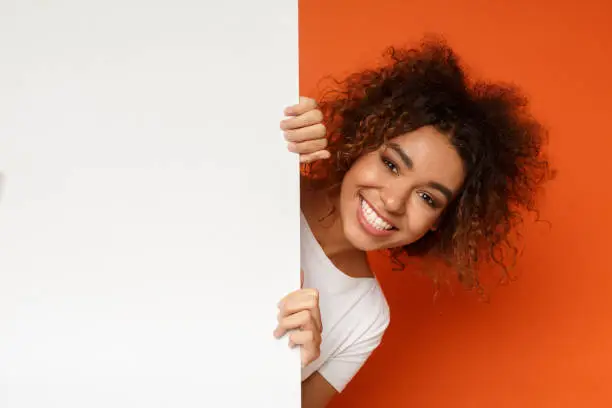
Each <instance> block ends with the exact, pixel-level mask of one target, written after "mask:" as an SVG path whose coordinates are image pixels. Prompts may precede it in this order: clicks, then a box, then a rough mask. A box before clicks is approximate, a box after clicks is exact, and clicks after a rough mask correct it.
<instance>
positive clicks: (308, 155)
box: [281, 97, 330, 163]
mask: <svg viewBox="0 0 612 408" xmlns="http://www.w3.org/2000/svg"><path fill="white" fill-rule="evenodd" d="M285 115H286V116H291V117H290V118H288V119H284V120H283V121H281V129H282V130H283V131H284V132H285V140H287V148H288V149H289V151H290V152H293V153H299V155H300V162H301V163H310V162H313V161H316V160H322V159H328V158H329V157H330V153H329V151H327V150H325V148H326V147H327V139H326V138H325V126H324V125H323V123H322V122H323V114H322V113H321V111H320V110H319V109H317V103H316V101H315V100H314V99H310V98H305V97H300V102H299V103H298V104H297V105H293V106H290V107H288V108H286V109H285Z"/></svg>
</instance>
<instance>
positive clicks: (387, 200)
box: [380, 188, 407, 215]
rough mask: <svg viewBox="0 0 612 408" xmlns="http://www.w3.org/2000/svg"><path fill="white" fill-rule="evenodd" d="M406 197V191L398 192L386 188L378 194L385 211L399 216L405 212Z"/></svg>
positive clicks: (397, 190)
mask: <svg viewBox="0 0 612 408" xmlns="http://www.w3.org/2000/svg"><path fill="white" fill-rule="evenodd" d="M406 196H407V192H406V191H400V190H399V189H394V188H387V189H384V190H381V192H380V199H381V201H382V203H383V205H384V206H385V209H386V210H387V211H389V212H390V213H394V214H399V215H402V214H404V213H405V212H406Z"/></svg>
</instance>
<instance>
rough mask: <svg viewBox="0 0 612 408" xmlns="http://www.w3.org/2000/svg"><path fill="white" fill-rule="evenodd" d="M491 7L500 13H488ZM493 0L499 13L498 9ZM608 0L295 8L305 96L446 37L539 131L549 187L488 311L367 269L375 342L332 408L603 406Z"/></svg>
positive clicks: (610, 386) (609, 334) (611, 11)
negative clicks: (378, 288) (548, 156)
mask: <svg viewBox="0 0 612 408" xmlns="http://www.w3.org/2000/svg"><path fill="white" fill-rule="evenodd" d="M494 3H496V4H494ZM502 3H503V5H502ZM610 21H612V2H609V1H604V0H601V1H595V0H583V1H580V2H566V3H564V2H559V1H552V0H551V1H538V0H534V1H527V0H518V1H517V0H515V1H503V2H502V1H498V2H493V1H484V0H427V1H420V2H414V1H408V0H403V1H402V0H396V1H392V0H301V1H300V59H301V60H300V76H301V80H300V81H301V82H300V86H301V94H302V95H307V96H317V95H318V94H317V82H318V80H319V79H320V78H321V77H323V76H325V75H328V74H333V75H334V76H343V75H344V74H347V73H350V72H351V71H354V70H357V69H360V68H363V67H366V66H370V65H372V63H375V62H376V61H377V60H378V58H379V56H380V54H381V52H382V51H383V49H384V48H385V47H387V46H389V45H392V44H393V45H402V44H405V43H413V42H414V41H418V40H419V39H420V37H421V36H422V34H424V33H427V32H432V33H440V34H443V35H444V36H445V37H446V38H447V39H448V41H449V43H450V45H451V46H453V47H454V48H455V49H456V50H457V52H458V53H459V54H460V55H461V56H462V57H463V59H464V61H465V62H466V63H467V64H468V66H469V67H470V68H471V69H472V71H471V72H473V73H475V74H477V75H484V76H486V77H487V78H492V79H501V80H508V81H514V82H516V83H518V84H519V85H520V86H522V88H523V90H524V91H525V92H526V93H527V94H528V95H529V96H530V97H531V100H532V104H533V109H534V112H535V113H536V115H537V116H538V117H539V118H540V119H541V120H542V121H543V122H544V123H545V124H546V125H547V126H548V127H549V129H550V131H551V153H552V158H553V160H554V164H555V166H556V168H557V169H558V170H559V174H558V177H557V179H556V180H555V181H554V182H553V183H552V184H551V185H550V187H549V189H548V191H547V194H546V200H545V204H544V206H543V208H542V210H543V211H542V216H543V217H544V218H545V219H547V220H549V221H551V222H552V229H550V228H549V227H548V226H546V225H543V224H533V223H528V224H527V225H526V228H525V240H524V247H525V251H524V255H523V257H522V258H521V260H520V262H519V264H518V265H517V269H516V273H517V274H519V275H520V277H519V279H518V281H516V282H514V283H512V284H511V285H509V286H504V287H500V288H497V289H495V290H494V291H493V293H492V296H491V303H490V304H486V303H482V302H479V301H478V300H477V298H476V296H475V295H474V294H471V293H466V292H462V291H458V292H457V291H455V293H454V294H451V293H450V291H448V290H447V291H445V292H444V293H443V294H442V295H441V297H440V298H439V299H438V300H437V301H436V302H435V303H434V302H433V300H432V286H431V284H430V283H429V281H428V280H427V279H425V278H423V277H420V276H418V275H416V274H414V273H410V272H393V271H390V270H389V267H388V264H387V263H386V262H385V259H384V258H382V257H381V256H377V255H373V260H374V265H375V268H376V271H377V273H378V276H379V279H380V281H381V284H382V286H383V289H384V291H385V293H386V295H387V298H388V300H389V304H390V306H391V313H392V319H391V320H392V322H391V326H390V328H389V329H388V331H387V334H386V336H385V338H384V341H383V344H382V346H381V347H380V348H379V349H378V350H377V351H376V352H375V353H374V355H373V356H372V357H371V359H370V360H369V362H368V364H366V366H365V367H364V368H363V369H362V370H361V371H360V372H359V374H358V375H357V377H356V378H355V379H354V381H353V382H352V383H351V384H350V385H349V386H348V387H347V389H346V391H345V392H344V393H343V394H341V395H340V396H339V397H338V398H337V399H336V400H335V402H334V403H332V406H333V407H336V408H337V407H417V408H420V407H424V408H430V407H431V408H435V407H445V408H446V407H459V408H461V407H466V408H467V407H469V408H478V407H496V408H501V407H555V408H561V407H585V408H591V407H606V408H609V407H612V267H611V266H610V259H611V258H610V255H609V254H610V252H611V251H612V248H611V247H610V245H609V242H610V241H611V239H610V235H611V234H612V228H611V227H612V181H610V176H611V175H612V157H610V151H611V150H612V137H611V132H610V128H611V124H610V118H612V103H611V102H610V100H611V99H612V72H610V71H611V70H610V68H611V67H612V64H610V59H612V30H611V29H610V28H609V26H608V24H610Z"/></svg>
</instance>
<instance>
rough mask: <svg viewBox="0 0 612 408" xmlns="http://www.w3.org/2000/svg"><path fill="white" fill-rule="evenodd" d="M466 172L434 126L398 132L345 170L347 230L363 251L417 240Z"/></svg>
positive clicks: (343, 198) (431, 226)
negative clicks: (398, 134) (387, 141)
mask: <svg viewBox="0 0 612 408" xmlns="http://www.w3.org/2000/svg"><path fill="white" fill-rule="evenodd" d="M464 178H465V172H464V168H463V162H462V160H461V158H460V157H459V155H458V154H457V152H456V150H455V148H454V147H453V146H452V145H451V144H450V142H449V140H448V137H447V136H446V135H444V134H442V133H440V132H438V131H437V130H436V129H435V128H433V127H430V126H426V127H422V128H419V129H417V130H415V131H412V132H409V133H406V134H404V135H402V136H398V137H395V138H393V139H391V140H390V141H389V143H388V144H387V145H386V146H383V147H381V148H380V149H379V150H377V151H375V152H372V153H368V154H365V155H363V156H362V157H360V158H359V159H357V161H355V163H354V164H353V166H352V167H351V168H350V169H349V171H348V172H347V173H346V175H345V177H344V179H343V181H342V188H341V193H340V213H341V217H342V226H343V229H344V234H345V236H346V238H347V239H348V241H349V242H350V243H351V244H352V245H353V246H354V247H356V248H358V249H360V250H363V251H372V250H378V249H386V248H395V247H399V246H403V245H407V244H410V243H413V242H415V241H417V240H418V239H419V238H421V237H422V236H423V235H425V234H426V233H427V232H428V231H429V230H433V229H435V228H436V223H437V221H438V220H439V218H440V216H441V215H442V213H443V211H444V209H445V208H446V207H447V206H448V205H449V204H450V202H451V200H452V199H453V198H454V197H455V195H456V194H457V193H458V191H459V190H460V188H461V186H462V184H463V180H464Z"/></svg>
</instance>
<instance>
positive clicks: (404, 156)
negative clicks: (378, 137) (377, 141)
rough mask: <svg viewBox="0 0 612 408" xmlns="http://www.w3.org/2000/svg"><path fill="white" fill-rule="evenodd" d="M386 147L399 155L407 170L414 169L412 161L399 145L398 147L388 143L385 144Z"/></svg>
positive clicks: (395, 144)
mask: <svg viewBox="0 0 612 408" xmlns="http://www.w3.org/2000/svg"><path fill="white" fill-rule="evenodd" d="M387 146H388V147H390V148H391V149H393V151H394V152H395V153H397V154H398V155H399V157H400V158H401V159H402V161H403V162H404V165H405V166H406V167H408V168H409V169H412V168H413V167H414V163H413V162H412V159H411V158H410V156H408V153H406V152H405V151H404V149H402V147H401V146H400V145H398V144H397V143H393V142H389V143H387Z"/></svg>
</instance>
